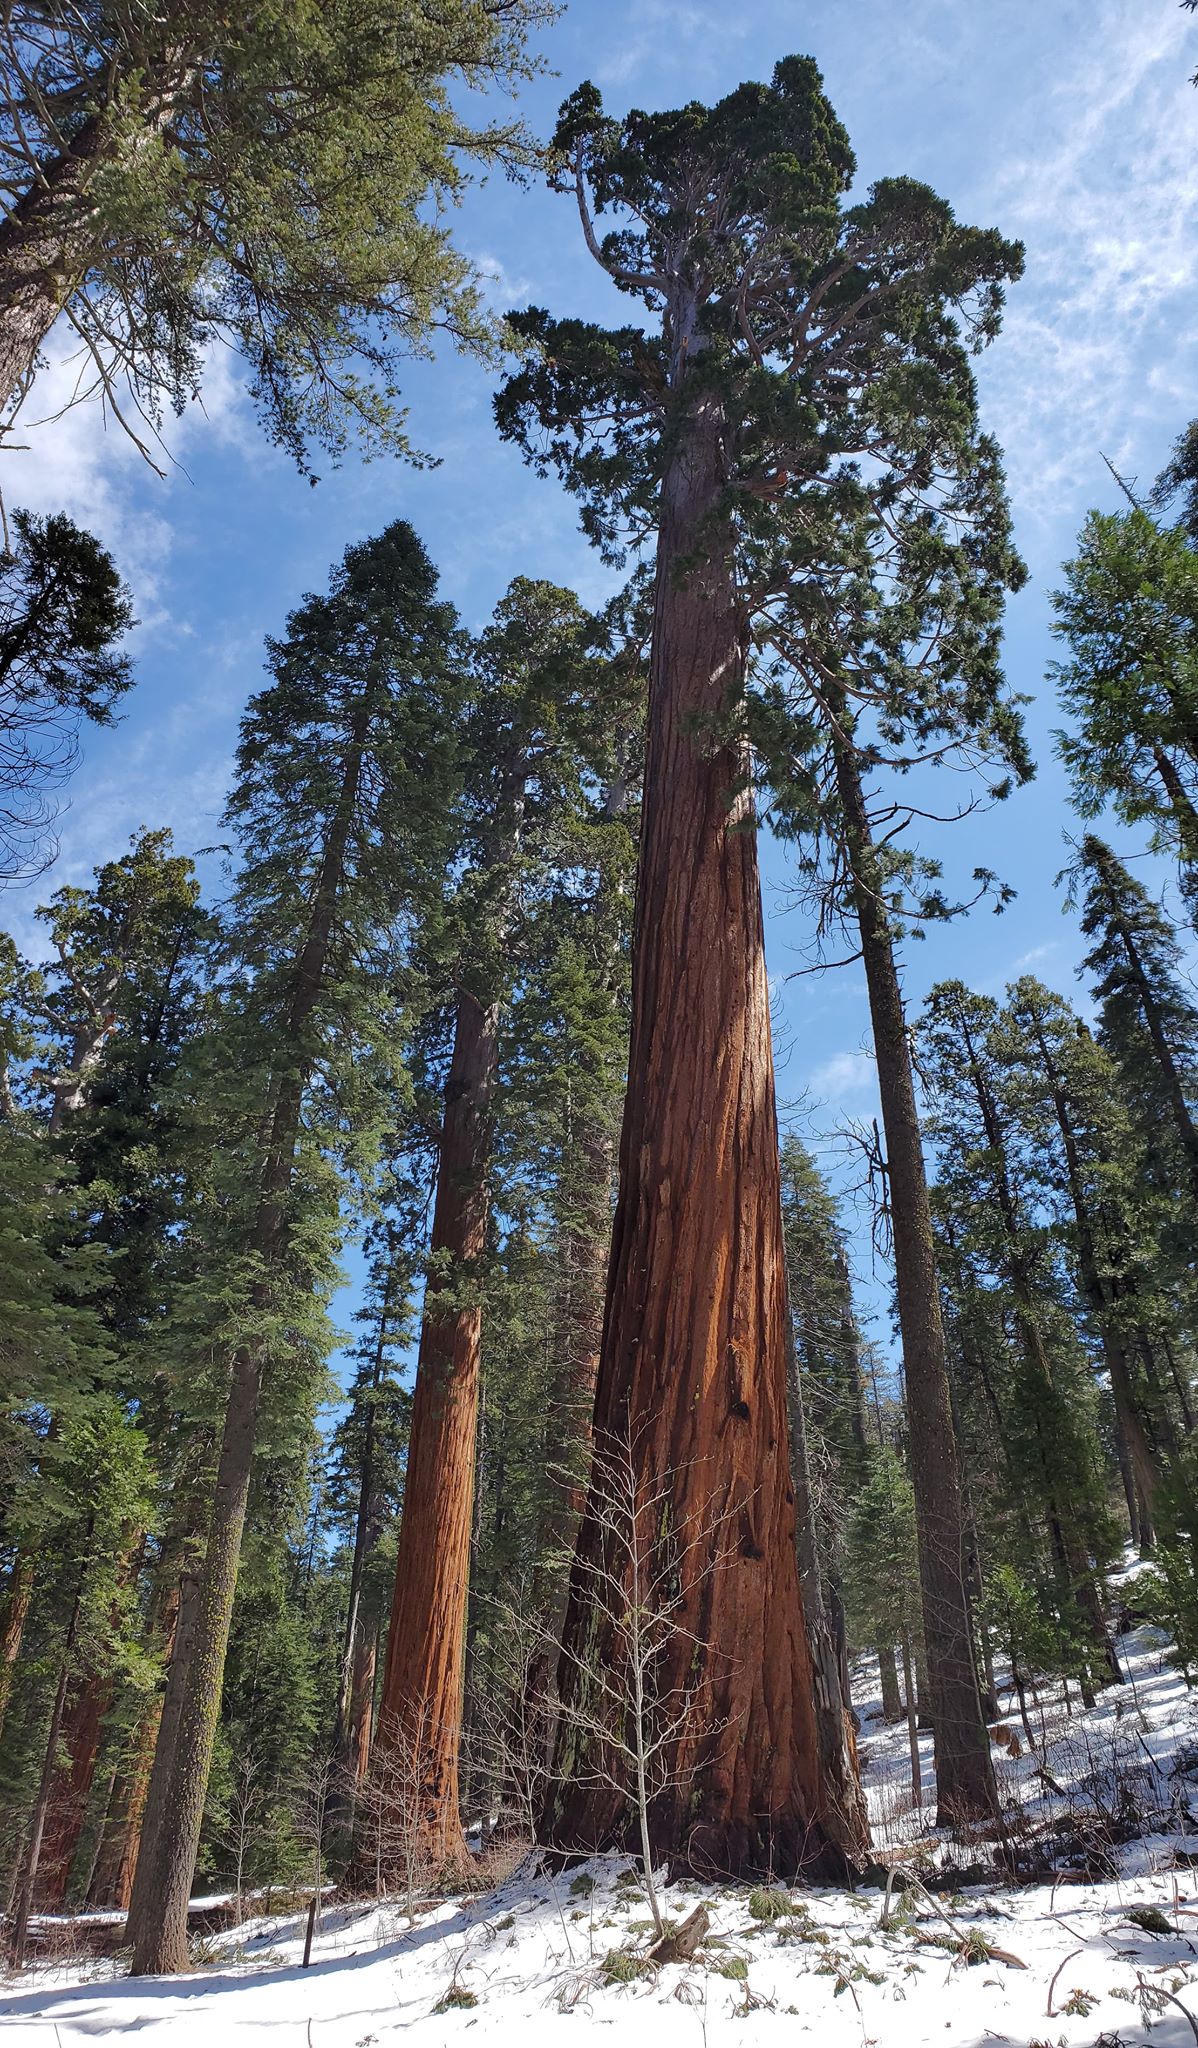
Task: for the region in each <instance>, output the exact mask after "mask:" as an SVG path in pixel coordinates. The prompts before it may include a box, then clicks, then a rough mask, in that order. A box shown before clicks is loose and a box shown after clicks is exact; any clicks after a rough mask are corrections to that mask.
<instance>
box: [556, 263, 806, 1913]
mask: <svg viewBox="0 0 1198 2048" xmlns="http://www.w3.org/2000/svg"><path fill="white" fill-rule="evenodd" d="M671 334H672V346H673V352H674V360H673V377H674V381H675V386H676V388H677V387H678V386H679V385H681V383H682V379H683V377H684V375H685V374H686V364H687V361H688V359H689V361H690V362H691V363H692V364H693V363H694V361H695V360H696V357H697V356H698V355H699V354H700V351H701V336H700V335H698V334H697V332H696V326H695V319H694V312H693V308H689V309H688V308H687V307H686V306H685V304H682V305H675V306H674V308H673V311H672V316H671ZM692 381H693V383H694V384H696V385H698V386H699V387H700V388H699V395H698V397H697V400H692V401H691V403H690V406H689V410H688V413H687V416H686V418H685V419H683V420H680V421H679V422H678V423H677V434H676V438H675V440H674V445H673V450H672V452H671V454H670V456H669V458H668V463H667V468H666V473H665V476H664V479H663V485H662V501H661V518H660V528H659V540H658V560H657V586H656V598H655V616H654V629H653V652H652V663H651V678H650V730H649V749H648V762H647V771H646V779H645V795H644V811H643V828H642V842H641V860H640V872H639V877H638V887H637V907H636V925H635V936H634V950H633V1022H632V1042H631V1054H630V1067H629V1085H628V1094H627V1097H626V1102H625V1110H624V1122H623V1130H622V1135H621V1143H620V1191H619V1199H618V1204H617V1209H616V1217H615V1226H614V1234H613V1242H612V1253H611V1261H610V1266H609V1272H608V1286H607V1300H606V1308H605V1315H604V1329H603V1343H602V1351H601V1359H600V1368H599V1382H598V1389H597V1396H596V1405H595V1440H596V1444H597V1445H598V1446H599V1447H601V1448H602V1447H604V1446H605V1445H612V1444H619V1443H620V1442H622V1441H623V1442H627V1443H628V1444H630V1445H631V1447H632V1452H633V1457H634V1460H635V1464H636V1468H637V1475H638V1480H643V1481H644V1483H645V1484H646V1486H648V1487H652V1488H660V1487H661V1486H662V1485H663V1484H665V1485H667V1486H668V1488H669V1491H670V1494H671V1510H672V1512H671V1524H672V1531H673V1533H674V1536H675V1537H676V1540H677V1544H678V1549H679V1553H680V1555H681V1556H683V1557H684V1559H685V1568H684V1570H683V1573H682V1580H681V1583H680V1585H679V1588H678V1594H677V1610H676V1612H677V1629H676V1632H675V1634H674V1635H673V1636H672V1638H671V1640H670V1642H669V1644H668V1645H667V1648H666V1650H665V1652H664V1655H663V1659H662V1668H661V1669H660V1671H659V1672H657V1673H656V1674H655V1684H656V1687H657V1692H658V1696H659V1697H662V1696H672V1697H673V1698H674V1699H675V1700H677V1699H678V1698H680V1697H683V1696H685V1698H686V1699H687V1701H688V1712H687V1716H686V1719H685V1723H684V1725H683V1726H682V1727H681V1729H680V1730H679V1731H678V1733H677V1735H676V1737H675V1739H674V1740H673V1742H672V1744H671V1752H670V1758H669V1770H668V1782H667V1783H666V1784H665V1785H664V1786H663V1787H662V1789H660V1790H659V1791H658V1793H657V1795H656V1796H655V1797H654V1798H653V1799H652V1801H651V1804H650V1809H649V1839H650V1846H651V1849H652V1852H653V1853H654V1855H658V1856H668V1857H669V1859H670V1863H671V1868H672V1870H674V1871H675V1872H677V1871H679V1870H681V1869H683V1868H690V1869H692V1870H696V1871H702V1872H705V1873H707V1874H710V1875H716V1874H741V1873H744V1872H748V1871H768V1872H770V1873H772V1874H774V1875H781V1874H784V1875H792V1874H793V1873H795V1872H796V1871H798V1870H799V1869H803V1868H806V1869H809V1870H812V1871H820V1872H822V1873H823V1874H825V1875H828V1876H832V1875H836V1876H840V1875H842V1874H843V1872H844V1869H845V1856H844V1853H843V1850H842V1849H841V1848H840V1847H838V1846H837V1838H838V1835H839V1833H840V1829H839V1828H838V1826H837V1825H836V1824H835V1823H834V1821H833V1818H832V1815H831V1812H830V1796H831V1792H830V1787H829V1785H828V1783H827V1780H826V1778H825V1774H824V1772H823V1769H822V1767H821V1761H820V1751H819V1738H818V1734H817V1731H816V1726H815V1716H814V1711H813V1706H812V1672H811V1659H810V1654H809V1651H808V1647H807V1639H806V1634H805V1629H804V1619H803V1606H802V1597H801V1593H800V1589H799V1579H798V1567H797V1562H796V1557H795V1542H794V1496H793V1490H792V1488H791V1485H790V1477H789V1472H788V1466H787V1456H786V1451H787V1414H786V1360H787V1303H786V1284H785V1265H784V1251H783V1239H782V1213H781V1193H780V1174H779V1161H778V1128H777V1115H776V1109H775V1101H774V1074H773V1055H772V1049H771V1042H770V1007H769V985H768V981H767V977H766V968H765V952H764V938H763V930H762V919H761V893H760V883H759V879H758V869H757V846H756V836H755V832H754V825H753V809H752V804H751V800H750V798H749V797H748V795H747V794H746V793H745V781H746V775H747V770H748V762H747V760H746V758H745V755H744V752H743V750H742V749H741V747H740V746H739V745H736V744H730V743H728V742H727V741H726V740H721V739H719V738H717V736H716V734H715V732H714V730H713V727H714V723H715V721H716V720H717V719H718V718H719V717H720V716H721V714H723V713H725V712H727V711H728V710H729V709H730V708H733V707H734V706H735V703H736V700H737V698H738V695H739V692H740V689H741V684H742V680H743V672H744V662H745V651H746V623H745V620H744V617H743V615H742V612H741V609H740V606H739V604H738V599H737V591H736V585H735V577H734V573H733V534H732V531H731V529H730V527H729V525H728V523H727V519H726V515H725V513H724V511H723V507H722V503H721V500H722V497H723V492H724V487H725V470H724V454H725V442H726V439H727V435H728V426H727V422H726V421H725V419H724V418H723V416H722V410H721V405H720V401H719V400H718V398H717V397H716V395H715V394H714V393H713V392H711V391H705V390H704V389H703V388H702V385H701V380H700V379H698V378H697V377H696V378H692ZM598 1506H599V1503H598V1502H597V1501H595V1500H591V1501H588V1507H587V1512H586V1515H585V1517H584V1521H583V1526H582V1530H581V1532H580V1536H579V1552H578V1556H577V1557H576V1560H575V1565H574V1569H573V1573H572V1577H571V1587H570V1595H569V1600H568V1605H567V1614H566V1625H565V1652H564V1655H563V1660H562V1666H561V1688H562V1693H563V1698H564V1700H565V1701H566V1704H567V1708H568V1706H569V1701H570V1698H571V1696H572V1695H573V1694H574V1692H575V1691H576V1690H577V1689H578V1688H579V1687H580V1686H583V1685H584V1684H585V1672H586V1669H587V1668H588V1666H593V1662H594V1660H596V1659H600V1658H604V1657H605V1656H606V1655H608V1654H609V1653H610V1651H611V1645H610V1644H608V1643H605V1642H604V1641H602V1640H596V1636H597V1634H598V1633H600V1632H599V1631H597V1630H596V1626H595V1617H594V1614H593V1612H592V1611H591V1609H590V1604H589V1599H588V1594H589V1591H590V1588H591V1587H592V1586H593V1584H594V1570H595V1568H596V1567H600V1568H603V1566H601V1561H604V1564H605V1566H606V1568H609V1569H610V1570H611V1571H612V1572H613V1573H614V1574H616V1575H617V1579H618V1578H619V1577H621V1576H622V1575H621V1574H620V1572H619V1567H618V1565H617V1563H616V1560H615V1557H614V1556H612V1557H610V1558H605V1545H604V1539H603V1535H602V1530H601V1524H600V1517H599V1515H598V1514H597V1512H596V1509H597V1508H598ZM712 1515H714V1517H715V1526H714V1527H712V1526H711V1524H710V1518H711V1517H712ZM705 1530H708V1531H709V1533H707V1534H704V1533H703V1532H704V1531H705ZM577 1740H578V1737H577V1734H576V1731H575V1727H574V1725H573V1723H572V1722H571V1720H570V1717H569V1713H568V1712H567V1714H566V1715H565V1716H564V1718H563V1722H562V1726H561V1729H560V1731H559V1739H558V1744H557V1755H556V1758H555V1767H554V1776H553V1778H552V1780H551V1782H550V1786H549V1788H548V1791H547V1795H546V1800H545V1806H544V1810H543V1813H542V1832H543V1835H544V1838H545V1840H546V1841H547V1842H548V1843H549V1844H550V1845H552V1846H554V1847H556V1848H558V1849H561V1850H582V1851H584V1852H589V1851H594V1850H601V1849H605V1848H609V1847H612V1846H615V1845H617V1844H618V1845H624V1844H626V1843H628V1842H629V1841H631V1840H634V1839H635V1838H636V1835H637V1823H636V1819H635V1814H634V1810H633V1802H631V1801H630V1799H629V1798H628V1797H627V1796H625V1795H623V1794H622V1793H621V1792H620V1791H618V1790H615V1789H612V1788H611V1787H610V1786H608V1785H607V1784H600V1783H597V1782H595V1781H594V1780H593V1779H589V1778H588V1775H587V1773H586V1771H585V1770H581V1771H580V1770H577V1769H575V1768H574V1767H573V1756H572V1750H573V1747H574V1745H575V1744H576V1742H577Z"/></svg>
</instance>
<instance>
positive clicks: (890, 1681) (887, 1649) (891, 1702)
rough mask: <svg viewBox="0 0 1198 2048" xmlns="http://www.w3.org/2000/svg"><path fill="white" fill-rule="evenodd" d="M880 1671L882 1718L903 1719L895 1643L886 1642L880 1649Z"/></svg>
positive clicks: (887, 1719)
mask: <svg viewBox="0 0 1198 2048" xmlns="http://www.w3.org/2000/svg"><path fill="white" fill-rule="evenodd" d="M878 1671H879V1675H880V1677H881V1681H882V1719H883V1720H884V1721H901V1720H902V1718H903V1700H902V1694H901V1693H900V1692H899V1680H898V1665H897V1664H896V1663H895V1660H894V1644H893V1643H885V1644H883V1645H881V1646H880V1648H879V1650H878Z"/></svg>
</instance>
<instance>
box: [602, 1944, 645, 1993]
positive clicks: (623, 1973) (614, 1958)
mask: <svg viewBox="0 0 1198 2048" xmlns="http://www.w3.org/2000/svg"><path fill="white" fill-rule="evenodd" d="M642 1967H643V1964H642V1960H641V1957H640V1956H638V1955H637V1953H636V1951H635V1949H631V1948H612V1949H609V1950H608V1952H607V1954H606V1955H605V1956H604V1958H603V1962H602V1964H601V1965H600V1975H601V1976H602V1978H603V1981H604V1983H605V1984H632V1983H635V1981H636V1979H637V1978H638V1977H639V1976H640V1974H641V1970H642Z"/></svg>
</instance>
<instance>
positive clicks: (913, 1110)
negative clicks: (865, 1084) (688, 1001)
mask: <svg viewBox="0 0 1198 2048" xmlns="http://www.w3.org/2000/svg"><path fill="white" fill-rule="evenodd" d="M841 734H842V735H846V734H847V736H841V737H838V738H837V739H836V741H835V747H836V778H837V789H838V793H839V797H840V804H841V811H842V815H843V818H844V825H845V832H846V840H847V847H848V854H849V862H850V867H851V871H852V882H853V895H854V901H855V908H856V913H857V922H858V927H859V929H860V933H861V956H862V962H863V965H864V968H865V979H866V985H867V988H868V992H869V1007H870V1017H871V1020H872V1023H873V1033H874V1051H875V1055H876V1058H877V1064H878V1090H879V1094H880V1096H881V1103H882V1126H883V1130H884V1132H885V1137H886V1163H887V1170H888V1175H889V1184H890V1214H891V1229H892V1231H893V1236H894V1269H895V1283H896V1292H897V1295H898V1311H899V1328H900V1331H901V1335H902V1345H903V1375H904V1380H905V1384H906V1392H907V1426H908V1429H909V1432H910V1440H911V1476H912V1483H913V1486H914V1490H915V1521H916V1533H917V1536H918V1542H919V1584H920V1597H921V1603H922V1610H923V1625H924V1639H925V1641H926V1643H927V1649H928V1664H929V1686H928V1690H929V1693H930V1695H931V1698H930V1705H931V1717H932V1733H933V1740H934V1745H935V1755H936V1797H937V1819H938V1822H939V1824H940V1825H950V1824H951V1823H952V1822H953V1821H957V1820H963V1819H967V1818H980V1817H988V1816H991V1815H993V1814H996V1813H997V1811H998V1792H997V1788H996V1785H995V1781H994V1767H993V1764H992V1762H991V1759H990V1742H989V1738H988V1736H987V1734H986V1727H985V1723H984V1721H983V1719H982V1703H981V1699H980V1697H979V1693H978V1682H977V1669H976V1666H975V1664H974V1657H973V1639H972V1632H971V1628H970V1617H969V1602H968V1598H967V1595H966V1591H965V1520H964V1512H963V1508H962V1503H961V1487H960V1479H959V1476H958V1471H957V1447H956V1440H955V1436H954V1432H953V1420H952V1406H951V1401H950V1397H949V1384H948V1365H947V1359H946V1353H945V1343H944V1326H943V1323H942V1320H941V1313H940V1289H939V1282H938V1278H937V1273H936V1254H935V1241H934V1238H933V1235H932V1209H931V1203H930V1201H929V1199H928V1183H927V1173H926V1170H925V1167H924V1156H923V1136H922V1133H921V1131H920V1127H919V1111H918V1109H917V1107H916V1101H915V1079H914V1075H913V1073H912V1069H911V1049H910V1045H909V1043H908V1039H907V1025H906V1017H905V1014H904V1010H903V997H902V990H901V988H900V986H899V978H898V970H897V968H896V965H895V959H894V943H893V940H892V938H891V935H890V930H889V927H888V925H887V922H886V912H885V906H884V904H883V902H882V899H881V896H880V893H879V892H878V890H877V888H876V886H875V876H874V862H873V858H872V855H873V848H872V843H871V835H870V827H869V817H868V813H867V809H866V804H865V799H864V795H863V792H862V787H861V776H860V770H859V767H858V764H857V758H856V754H855V752H854V749H853V743H852V738H851V731H849V730H848V728H846V727H845V726H844V723H843V718H842V721H841Z"/></svg>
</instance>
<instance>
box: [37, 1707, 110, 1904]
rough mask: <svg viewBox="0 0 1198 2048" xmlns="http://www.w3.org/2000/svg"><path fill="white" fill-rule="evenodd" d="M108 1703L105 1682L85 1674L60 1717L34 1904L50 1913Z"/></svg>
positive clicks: (62, 1887)
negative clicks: (58, 1752)
mask: <svg viewBox="0 0 1198 2048" xmlns="http://www.w3.org/2000/svg"><path fill="white" fill-rule="evenodd" d="M110 1700H111V1687H110V1686H109V1683H108V1680H107V1678H104V1677H100V1676H99V1675H98V1674H97V1673H95V1672H91V1673H89V1674H88V1676H87V1677H86V1678H84V1680H83V1682H82V1684H81V1686H80V1688H79V1691H78V1692H77V1693H76V1695H75V1698H74V1700H73V1701H72V1702H71V1705H70V1706H69V1708H68V1709H67V1711H66V1713H65V1714H64V1716H63V1725H62V1733H61V1736H60V1741H61V1742H62V1744H63V1746H64V1747H65V1749H66V1753H67V1761H66V1765H65V1767H64V1768H62V1769H60V1770H58V1771H56V1772H55V1775H54V1783H53V1785H52V1786H51V1788H50V1804H49V1812H48V1814H47V1816H46V1829H45V1834H44V1837H43V1840H42V1854H41V1861H40V1863H39V1865H38V1873H37V1885H36V1887H35V1890H34V1901H35V1904H36V1906H37V1907H38V1909H39V1911H41V1912H44V1913H52V1912H55V1911H57V1909H58V1908H59V1907H60V1906H61V1905H62V1903H63V1900H64V1899H65V1897H66V1892H67V1885H68V1882H69V1880H70V1875H71V1867H72V1865H73V1863H74V1861H75V1852H76V1850H77V1849H78V1847H79V1837H80V1836H81V1834H82V1833H83V1824H84V1821H85V1820H86V1819H87V1807H88V1800H89V1799H90V1797H91V1789H92V1783H93V1780H94V1779H95V1775H96V1763H97V1761H98V1759H99V1755H100V1736H101V1732H102V1729H103V1724H104V1716H105V1714H106V1713H107V1712H108V1707H109V1704H110Z"/></svg>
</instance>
